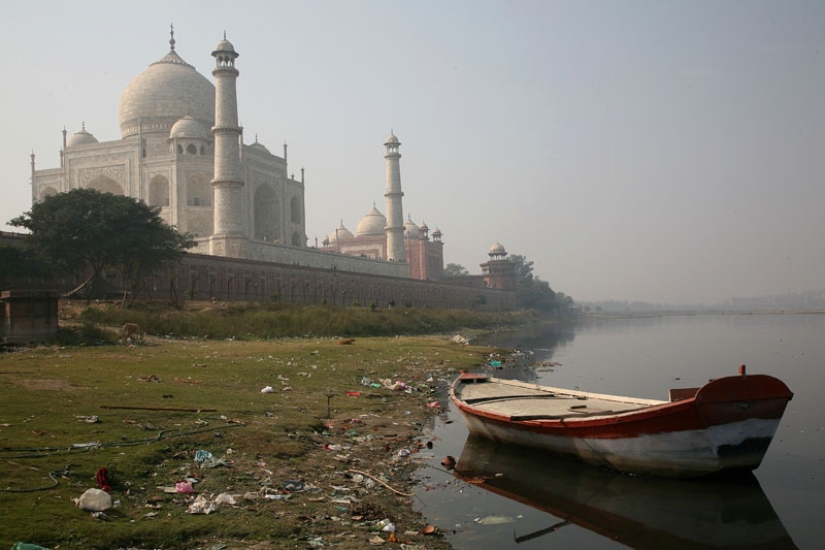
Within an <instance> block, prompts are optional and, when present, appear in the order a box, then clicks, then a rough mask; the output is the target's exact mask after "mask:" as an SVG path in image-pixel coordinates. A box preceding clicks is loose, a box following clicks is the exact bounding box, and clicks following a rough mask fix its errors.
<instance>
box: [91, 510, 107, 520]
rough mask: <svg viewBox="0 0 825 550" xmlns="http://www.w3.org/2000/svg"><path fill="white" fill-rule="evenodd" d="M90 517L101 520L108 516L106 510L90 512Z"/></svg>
mask: <svg viewBox="0 0 825 550" xmlns="http://www.w3.org/2000/svg"><path fill="white" fill-rule="evenodd" d="M92 517H93V518H95V519H99V520H101V521H106V520H107V519H109V516H107V515H106V512H92Z"/></svg>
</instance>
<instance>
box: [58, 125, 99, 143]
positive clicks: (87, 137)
mask: <svg viewBox="0 0 825 550" xmlns="http://www.w3.org/2000/svg"><path fill="white" fill-rule="evenodd" d="M90 143H98V141H97V138H96V137H94V136H93V135H92V134H90V133H89V132H87V131H86V126H85V125H84V126H83V129H81V130H79V131H77V132H75V133H74V134H72V136H71V137H70V138H69V139H67V140H66V147H74V146H75V145H88V144H90Z"/></svg>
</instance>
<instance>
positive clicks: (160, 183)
mask: <svg viewBox="0 0 825 550" xmlns="http://www.w3.org/2000/svg"><path fill="white" fill-rule="evenodd" d="M149 206H169V180H168V179H166V177H165V176H160V175H158V176H155V177H154V178H152V180H151V181H150V182H149Z"/></svg>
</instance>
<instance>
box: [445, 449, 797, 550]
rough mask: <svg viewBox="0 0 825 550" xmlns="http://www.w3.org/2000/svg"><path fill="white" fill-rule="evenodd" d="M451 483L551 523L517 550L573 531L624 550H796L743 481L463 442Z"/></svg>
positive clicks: (748, 479) (520, 537)
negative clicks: (651, 473)
mask: <svg viewBox="0 0 825 550" xmlns="http://www.w3.org/2000/svg"><path fill="white" fill-rule="evenodd" d="M455 475H456V477H458V478H459V479H462V480H463V481H466V482H468V483H471V484H473V485H475V486H477V487H480V488H483V489H486V490H488V491H491V492H493V493H496V494H498V495H501V496H503V497H506V498H509V499H512V500H515V501H517V502H520V503H522V504H526V505H528V506H531V507H533V508H536V509H538V510H541V511H543V512H546V513H548V514H552V515H553V516H554V517H555V518H558V519H554V518H548V522H547V523H548V526H547V528H545V529H542V530H539V531H536V532H533V533H524V534H517V535H516V542H517V543H520V542H526V541H528V540H531V539H535V538H537V537H542V536H548V535H549V534H550V533H552V532H553V531H556V530H557V529H559V528H563V526H564V525H567V524H576V525H579V526H581V527H584V528H585V529H589V530H591V531H593V532H595V533H598V534H600V535H603V536H605V537H608V538H610V539H612V540H614V541H616V542H619V543H621V544H624V545H626V546H628V547H630V548H656V549H659V548H669V549H670V548H748V549H753V548H766V549H767V548H771V549H776V548H796V546H795V545H794V543H793V540H792V539H791V537H790V535H789V534H788V532H787V531H786V529H785V526H784V525H783V524H782V521H781V520H780V519H779V517H778V516H777V515H776V512H775V511H774V509H773V507H772V506H771V503H770V501H769V500H768V498H767V496H765V493H764V491H762V487H761V486H760V485H759V481H758V480H757V479H756V477H755V476H754V475H753V474H750V473H748V474H747V475H740V476H737V477H736V478H734V479H724V480H720V479H700V480H690V481H682V480H673V479H662V478H645V477H634V476H629V475H626V474H620V473H617V472H613V471H609V470H603V469H600V468H596V467H593V466H587V465H584V464H580V463H579V462H576V461H572V460H566V459H563V458H558V457H553V456H548V455H546V454H541V453H537V452H534V451H529V450H525V449H511V448H507V447H504V446H500V445H497V444H495V443H492V442H489V441H487V440H484V439H479V438H475V437H469V438H468V439H467V443H466V444H465V445H464V449H463V451H462V453H461V457H460V458H459V460H458V463H457V464H456V468H455ZM549 542H550V541H548V543H549Z"/></svg>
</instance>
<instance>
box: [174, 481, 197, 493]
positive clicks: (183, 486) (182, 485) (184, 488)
mask: <svg viewBox="0 0 825 550" xmlns="http://www.w3.org/2000/svg"><path fill="white" fill-rule="evenodd" d="M175 492H176V493H194V492H195V488H194V487H192V483H191V482H189V481H178V482H177V483H175Z"/></svg>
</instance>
